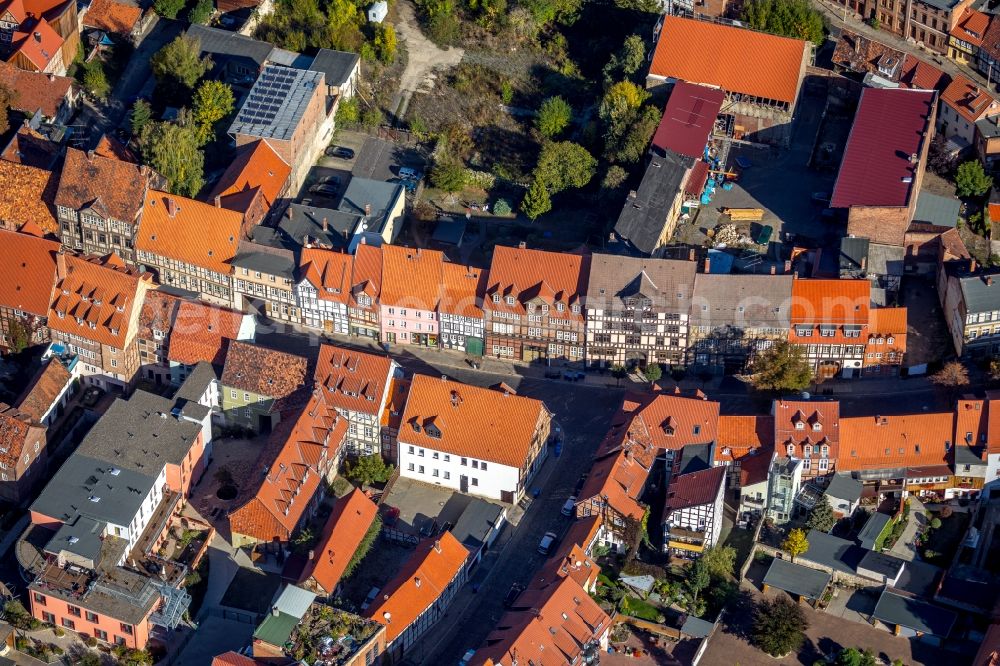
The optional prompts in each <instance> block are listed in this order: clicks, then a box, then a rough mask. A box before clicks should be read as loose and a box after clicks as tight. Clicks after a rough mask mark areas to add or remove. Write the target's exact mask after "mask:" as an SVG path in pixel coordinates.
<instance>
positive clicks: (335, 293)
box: [299, 248, 354, 305]
mask: <svg viewBox="0 0 1000 666" xmlns="http://www.w3.org/2000/svg"><path fill="white" fill-rule="evenodd" d="M353 263H354V262H353V257H352V256H351V255H349V254H345V253H343V252H334V251H333V250H323V249H319V248H303V249H302V254H301V259H300V265H299V273H300V275H301V276H302V279H303V280H306V281H307V282H309V284H311V285H312V286H313V287H315V288H316V295H317V297H318V298H319V299H320V300H323V301H333V302H335V303H342V304H344V305H347V304H348V302H350V300H351V269H352V266H353Z"/></svg>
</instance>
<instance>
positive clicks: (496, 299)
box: [493, 294, 500, 303]
mask: <svg viewBox="0 0 1000 666" xmlns="http://www.w3.org/2000/svg"><path fill="white" fill-rule="evenodd" d="M493 302H494V303H499V302H500V294H493Z"/></svg>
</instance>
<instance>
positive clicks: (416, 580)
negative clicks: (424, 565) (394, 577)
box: [413, 576, 420, 587]
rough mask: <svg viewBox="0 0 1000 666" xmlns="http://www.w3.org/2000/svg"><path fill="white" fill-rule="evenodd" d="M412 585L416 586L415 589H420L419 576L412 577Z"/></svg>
mask: <svg viewBox="0 0 1000 666" xmlns="http://www.w3.org/2000/svg"><path fill="white" fill-rule="evenodd" d="M413 584H414V585H416V586H417V587H420V576H416V577H414V579H413Z"/></svg>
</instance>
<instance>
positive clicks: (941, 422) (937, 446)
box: [837, 412, 955, 472]
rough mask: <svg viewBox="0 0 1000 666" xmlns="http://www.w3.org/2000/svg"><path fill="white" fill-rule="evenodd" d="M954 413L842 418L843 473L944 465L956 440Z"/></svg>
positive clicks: (839, 465)
mask: <svg viewBox="0 0 1000 666" xmlns="http://www.w3.org/2000/svg"><path fill="white" fill-rule="evenodd" d="M953 421H954V416H953V414H952V413H951V412H944V413H936V414H935V413H929V414H921V413H918V414H908V415H905V416H859V417H850V418H841V419H840V441H841V447H840V456H839V457H838V459H837V468H838V469H839V470H840V471H842V472H850V471H855V470H866V469H887V468H894V469H895V468H904V467H922V466H932V465H941V464H946V463H947V462H948V452H949V450H950V449H951V447H952V446H954V444H955V442H954V441H952V438H953V429H952V426H953Z"/></svg>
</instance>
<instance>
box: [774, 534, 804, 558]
mask: <svg viewBox="0 0 1000 666" xmlns="http://www.w3.org/2000/svg"><path fill="white" fill-rule="evenodd" d="M781 547H782V549H783V550H785V551H787V552H788V554H789V555H791V556H792V562H794V561H795V558H796V557H798V556H799V555H801V554H802V553H804V552H806V551H807V550H809V539H807V538H806V531H805V530H798V529H796V530H792V531H791V532H789V533H788V536H787V537H786V538H785V540H784V541H782V542H781Z"/></svg>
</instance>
